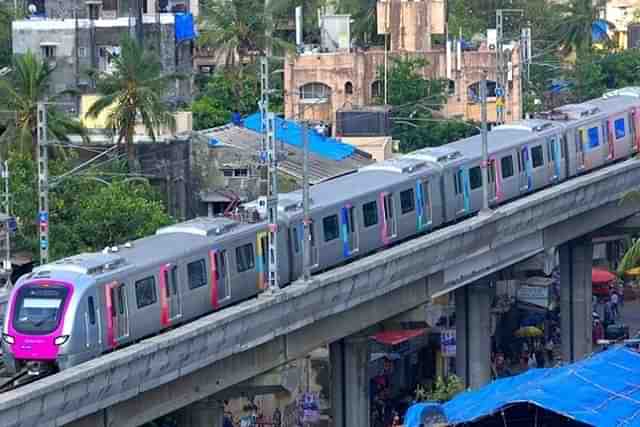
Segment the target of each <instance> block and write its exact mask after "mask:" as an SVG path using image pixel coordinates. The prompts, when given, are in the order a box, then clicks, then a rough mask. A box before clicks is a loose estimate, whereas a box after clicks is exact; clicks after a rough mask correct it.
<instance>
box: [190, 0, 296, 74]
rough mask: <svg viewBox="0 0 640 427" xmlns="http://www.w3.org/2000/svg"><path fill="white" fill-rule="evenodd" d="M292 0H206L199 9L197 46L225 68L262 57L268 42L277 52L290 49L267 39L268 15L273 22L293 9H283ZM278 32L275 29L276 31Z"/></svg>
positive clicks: (275, 37) (275, 39)
mask: <svg viewBox="0 0 640 427" xmlns="http://www.w3.org/2000/svg"><path fill="white" fill-rule="evenodd" d="M290 3H291V0H269V8H268V9H265V0H233V1H229V0H205V1H204V3H203V6H202V9H201V20H200V23H199V28H200V36H199V37H198V45H199V46H200V47H202V48H205V49H209V50H210V51H211V52H212V53H213V56H214V57H221V59H222V62H223V64H224V66H225V68H233V67H235V66H236V65H237V63H236V60H238V62H239V63H240V64H244V63H245V62H247V61H248V60H252V59H253V58H255V57H256V56H262V55H264V54H265V48H266V46H267V44H268V42H269V43H271V45H272V46H273V47H274V48H275V49H280V50H287V49H290V48H291V47H292V46H291V44H289V43H287V42H286V41H285V40H282V39H280V38H279V37H277V36H275V35H273V34H274V32H272V35H271V37H269V38H267V36H266V31H265V30H266V26H267V22H266V20H267V16H269V15H273V16H272V17H273V21H274V22H275V21H277V20H278V18H279V17H281V16H283V15H284V14H286V13H288V12H289V11H290V10H293V8H287V7H286V6H287V5H289V4H290ZM276 29H277V28H276Z"/></svg>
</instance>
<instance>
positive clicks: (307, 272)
mask: <svg viewBox="0 0 640 427" xmlns="http://www.w3.org/2000/svg"><path fill="white" fill-rule="evenodd" d="M307 131H308V129H307V122H305V121H303V122H302V146H303V149H304V158H303V163H302V210H303V220H302V224H303V234H302V264H303V265H302V273H303V278H304V281H305V282H306V281H308V280H309V279H310V278H311V235H310V229H311V219H310V218H309V138H308V136H307Z"/></svg>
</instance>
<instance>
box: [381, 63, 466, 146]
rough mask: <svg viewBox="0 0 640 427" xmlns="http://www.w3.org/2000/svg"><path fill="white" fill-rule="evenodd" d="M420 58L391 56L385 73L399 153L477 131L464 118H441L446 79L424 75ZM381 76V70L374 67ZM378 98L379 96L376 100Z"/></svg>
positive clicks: (449, 140)
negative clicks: (389, 64)
mask: <svg viewBox="0 0 640 427" xmlns="http://www.w3.org/2000/svg"><path fill="white" fill-rule="evenodd" d="M426 65H427V62H426V61H425V60H424V59H421V58H392V60H391V66H390V67H389V73H388V89H389V96H388V102H389V104H390V105H391V106H392V107H393V128H392V136H393V138H394V139H396V140H399V141H400V151H402V152H403V153H406V152H409V151H414V150H418V149H420V148H424V147H433V146H438V145H442V144H446V143H448V142H451V141H455V140H458V139H461V138H464V137H467V136H471V135H473V134H475V133H477V130H476V128H475V127H474V126H473V125H470V124H468V123H466V122H462V121H456V120H444V119H442V114H441V113H440V111H439V110H440V109H441V107H442V105H443V104H444V103H445V101H446V95H445V90H446V81H445V80H429V79H425V78H424V76H423V74H422V70H423V68H424V67H425V66H426ZM378 76H379V78H380V79H381V80H382V79H383V77H384V70H382V69H380V70H379V71H378ZM378 101H379V102H381V101H382V100H381V99H380V100H378Z"/></svg>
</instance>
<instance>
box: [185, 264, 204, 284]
mask: <svg viewBox="0 0 640 427" xmlns="http://www.w3.org/2000/svg"><path fill="white" fill-rule="evenodd" d="M206 271H207V268H206V266H205V264H204V260H203V259H199V260H198V261H193V262H190V263H189V264H187V277H188V280H189V289H195V288H199V287H201V286H204V285H206V284H207V273H206Z"/></svg>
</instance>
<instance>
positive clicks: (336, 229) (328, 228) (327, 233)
mask: <svg viewBox="0 0 640 427" xmlns="http://www.w3.org/2000/svg"><path fill="white" fill-rule="evenodd" d="M322 227H323V229H324V241H325V242H330V241H332V240H335V239H337V238H338V236H339V235H340V226H339V225H338V215H329V216H327V217H325V218H324V219H323V220H322Z"/></svg>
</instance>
